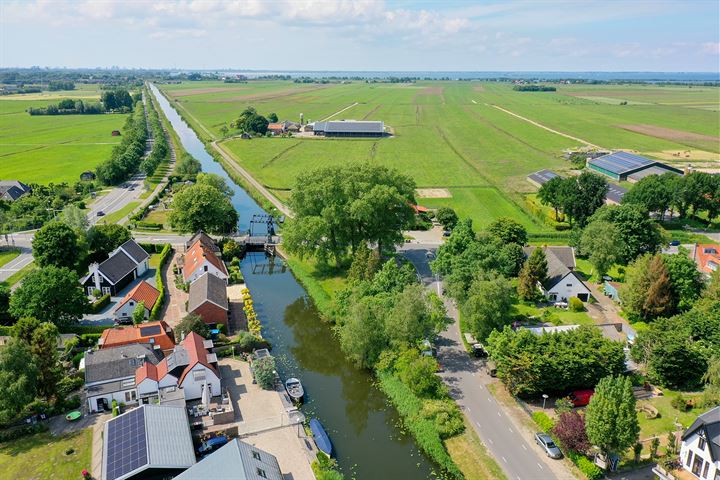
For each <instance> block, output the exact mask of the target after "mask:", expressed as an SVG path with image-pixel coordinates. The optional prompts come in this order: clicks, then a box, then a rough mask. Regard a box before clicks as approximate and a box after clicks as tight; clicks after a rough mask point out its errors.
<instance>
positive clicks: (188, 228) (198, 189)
mask: <svg viewBox="0 0 720 480" xmlns="http://www.w3.org/2000/svg"><path fill="white" fill-rule="evenodd" d="M237 222H238V214H237V212H236V211H235V208H234V207H233V206H232V203H230V199H229V198H228V197H227V196H226V195H225V194H224V193H223V192H221V191H220V190H218V189H217V188H215V187H212V186H210V185H203V184H196V185H191V186H188V187H185V188H183V189H182V190H180V191H179V192H177V193H176V194H175V196H174V197H173V202H172V212H171V213H170V224H171V225H172V226H173V228H175V229H177V230H178V231H181V232H196V231H198V230H204V231H206V232H209V233H215V234H221V233H228V232H232V231H233V230H235V228H236V227H237Z"/></svg>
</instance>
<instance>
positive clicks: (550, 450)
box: [535, 432, 563, 459]
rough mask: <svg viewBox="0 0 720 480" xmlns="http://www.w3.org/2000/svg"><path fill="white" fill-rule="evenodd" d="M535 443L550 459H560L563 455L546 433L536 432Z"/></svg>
mask: <svg viewBox="0 0 720 480" xmlns="http://www.w3.org/2000/svg"><path fill="white" fill-rule="evenodd" d="M535 443H537V444H538V445H540V448H542V449H543V451H544V452H545V454H546V455H547V456H548V457H550V458H555V459H558V458H562V456H563V454H562V452H561V451H560V449H559V448H558V447H557V445H555V442H553V439H552V438H550V435H548V434H547V433H542V432H538V433H536V434H535Z"/></svg>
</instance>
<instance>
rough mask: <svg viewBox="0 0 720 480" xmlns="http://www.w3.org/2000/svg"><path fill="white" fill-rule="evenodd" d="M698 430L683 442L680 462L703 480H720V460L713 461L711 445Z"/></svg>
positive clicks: (701, 431)
mask: <svg viewBox="0 0 720 480" xmlns="http://www.w3.org/2000/svg"><path fill="white" fill-rule="evenodd" d="M701 433H703V430H702V429H701V430H698V431H696V432H695V433H693V434H692V435H690V436H689V437H688V438H686V439H685V440H683V442H682V446H681V447H680V461H681V462H682V466H683V468H684V469H685V470H687V471H688V472H690V473H692V474H693V475H695V476H696V477H697V478H700V479H703V480H720V459H716V460H715V461H713V459H712V456H711V454H710V445H709V444H708V442H707V440H706V439H704V438H703V437H702V436H701V435H700V434H701Z"/></svg>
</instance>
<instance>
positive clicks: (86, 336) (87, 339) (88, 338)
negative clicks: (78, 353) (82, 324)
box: [80, 333, 102, 347]
mask: <svg viewBox="0 0 720 480" xmlns="http://www.w3.org/2000/svg"><path fill="white" fill-rule="evenodd" d="M100 337H102V334H101V333H83V334H81V335H80V346H81V347H94V346H95V345H97V343H98V340H100Z"/></svg>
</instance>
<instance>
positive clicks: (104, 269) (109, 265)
mask: <svg viewBox="0 0 720 480" xmlns="http://www.w3.org/2000/svg"><path fill="white" fill-rule="evenodd" d="M135 267H137V263H136V262H134V261H133V259H132V258H130V257H128V256H127V255H126V254H125V252H123V251H118V252H116V253H115V255H113V256H111V257H110V258H108V259H107V260H105V261H104V262H103V263H101V264H100V266H99V267H98V269H99V270H100V273H102V274H103V276H104V277H105V278H107V279H108V280H109V281H110V283H112V284H113V285H115V284H116V283H118V282H119V281H120V280H122V279H123V278H125V277H126V276H127V275H128V274H130V273H131V272H132V271H133V270H135Z"/></svg>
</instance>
